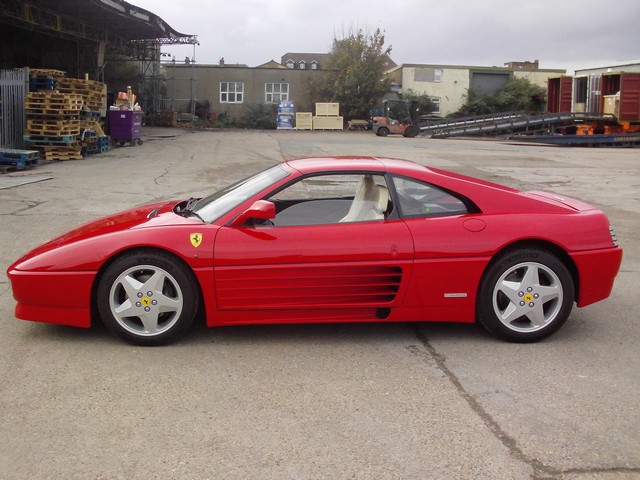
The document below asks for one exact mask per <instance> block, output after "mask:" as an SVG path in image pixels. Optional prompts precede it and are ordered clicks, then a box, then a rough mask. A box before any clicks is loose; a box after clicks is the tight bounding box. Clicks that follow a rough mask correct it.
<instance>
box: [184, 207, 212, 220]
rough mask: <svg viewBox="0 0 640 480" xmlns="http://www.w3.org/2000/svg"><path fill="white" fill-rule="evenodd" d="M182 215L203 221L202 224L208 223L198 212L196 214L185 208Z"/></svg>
mask: <svg viewBox="0 0 640 480" xmlns="http://www.w3.org/2000/svg"><path fill="white" fill-rule="evenodd" d="M180 215H182V216H183V217H196V218H198V220H201V221H202V223H207V222H205V221H204V218H202V217H201V216H200V214H198V213H197V212H194V211H193V210H187V209H186V208H184V209H183V210H182V211H181V212H180Z"/></svg>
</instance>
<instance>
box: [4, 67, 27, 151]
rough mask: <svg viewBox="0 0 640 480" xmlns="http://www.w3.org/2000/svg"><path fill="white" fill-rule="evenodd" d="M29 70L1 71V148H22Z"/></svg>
mask: <svg viewBox="0 0 640 480" xmlns="http://www.w3.org/2000/svg"><path fill="white" fill-rule="evenodd" d="M28 92H29V69H28V68H14V69H11V70H0V147H5V148H22V146H23V145H24V141H23V135H24V128H25V111H24V101H25V98H26V96H27V93H28Z"/></svg>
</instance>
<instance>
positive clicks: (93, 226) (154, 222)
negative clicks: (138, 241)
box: [21, 201, 201, 260]
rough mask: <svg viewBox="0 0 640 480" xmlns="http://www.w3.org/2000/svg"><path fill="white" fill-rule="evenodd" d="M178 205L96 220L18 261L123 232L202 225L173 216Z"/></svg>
mask: <svg viewBox="0 0 640 480" xmlns="http://www.w3.org/2000/svg"><path fill="white" fill-rule="evenodd" d="M177 203H178V202H177V201H171V202H162V203H154V204H151V205H144V206H142V207H137V208H132V209H130V210H125V211H123V212H119V213H115V214H113V215H109V216H107V217H101V218H98V219H96V220H93V221H91V222H88V223H85V224H83V225H80V226H79V227H76V228H74V229H72V230H69V231H68V232H65V233H63V234H61V235H58V236H57V237H55V238H53V239H51V240H49V241H48V242H45V243H43V244H42V245H40V246H39V247H36V248H35V249H33V250H32V251H30V252H29V253H28V254H27V255H25V256H24V257H23V258H22V259H21V260H24V259H25V258H27V257H33V256H35V255H38V254H40V253H43V252H46V251H49V250H53V249H55V248H59V247H62V246H64V245H69V244H72V243H76V242H80V241H82V240H86V239H89V238H93V237H98V236H102V235H108V234H111V233H115V232H119V231H123V230H131V229H137V228H151V227H158V226H161V225H162V226H167V225H184V224H189V223H201V222H200V220H197V219H195V218H184V217H181V216H180V215H176V214H175V213H174V211H173V208H174V206H175V205H176V204H177Z"/></svg>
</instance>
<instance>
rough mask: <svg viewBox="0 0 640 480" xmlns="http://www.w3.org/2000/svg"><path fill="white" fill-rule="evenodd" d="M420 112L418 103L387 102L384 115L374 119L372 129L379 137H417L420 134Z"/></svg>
mask: <svg viewBox="0 0 640 480" xmlns="http://www.w3.org/2000/svg"><path fill="white" fill-rule="evenodd" d="M418 110H419V106H418V102H416V101H411V102H409V103H407V102H406V101H404V100H385V101H384V114H383V115H378V116H374V117H373V119H372V120H373V125H372V126H371V129H372V130H373V133H375V134H376V135H377V136H379V137H386V136H387V135H389V134H396V135H402V136H404V137H415V136H416V135H418V133H419V132H420V129H419V128H418V125H417V121H418V119H419V116H420V115H419V113H418Z"/></svg>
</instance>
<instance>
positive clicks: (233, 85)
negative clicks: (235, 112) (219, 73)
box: [220, 82, 244, 103]
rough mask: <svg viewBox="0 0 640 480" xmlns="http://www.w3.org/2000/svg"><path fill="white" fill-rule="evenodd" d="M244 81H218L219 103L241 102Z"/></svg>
mask: <svg viewBox="0 0 640 480" xmlns="http://www.w3.org/2000/svg"><path fill="white" fill-rule="evenodd" d="M243 98H244V83H242V82H220V103H242V101H243Z"/></svg>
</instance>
